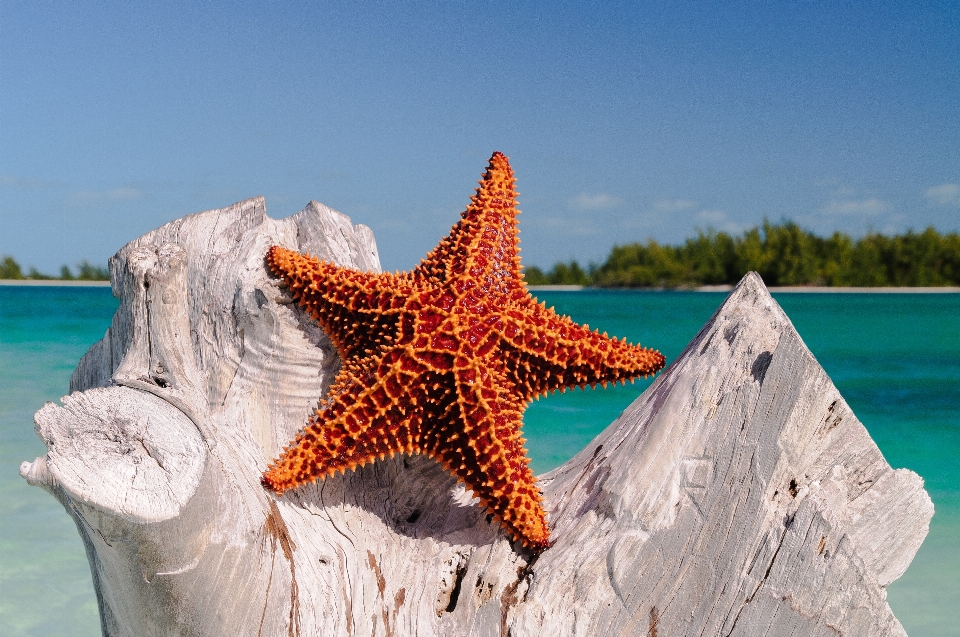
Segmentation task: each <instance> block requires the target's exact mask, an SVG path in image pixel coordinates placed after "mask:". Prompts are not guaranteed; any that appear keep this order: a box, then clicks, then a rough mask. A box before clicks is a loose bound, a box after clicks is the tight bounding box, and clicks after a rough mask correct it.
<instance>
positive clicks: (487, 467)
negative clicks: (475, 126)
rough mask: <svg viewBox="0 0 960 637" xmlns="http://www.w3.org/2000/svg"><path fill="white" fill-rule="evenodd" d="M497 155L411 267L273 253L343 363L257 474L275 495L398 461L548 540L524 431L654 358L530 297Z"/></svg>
mask: <svg viewBox="0 0 960 637" xmlns="http://www.w3.org/2000/svg"><path fill="white" fill-rule="evenodd" d="M514 181H515V180H514V177H513V171H512V170H511V168H510V165H509V163H508V161H507V158H506V157H505V156H504V155H503V154H501V153H494V154H493V157H492V158H491V159H490V165H489V167H488V169H487V172H486V173H485V174H484V175H483V179H482V180H481V181H480V187H479V188H478V189H477V192H476V194H475V195H474V196H473V197H472V198H471V203H470V205H469V206H468V207H467V210H466V211H465V212H464V213H462V215H461V216H462V219H461V221H459V222H458V223H457V224H456V225H455V226H454V227H453V230H451V232H450V234H449V235H448V236H447V237H446V238H445V239H443V240H442V241H441V242H440V244H439V245H438V246H437V247H436V248H434V250H433V251H432V252H430V254H428V255H427V257H426V259H424V260H423V261H421V263H420V265H419V266H417V267H416V268H415V269H414V270H412V271H410V272H404V273H394V274H391V273H381V274H377V273H369V272H360V271H357V270H351V269H347V268H341V267H338V266H336V265H334V264H332V263H327V262H324V261H319V260H317V259H314V258H312V257H310V256H309V255H307V256H304V255H300V254H298V253H296V252H293V251H290V250H286V249H284V248H281V247H278V246H273V247H271V248H270V250H269V252H268V254H267V263H268V265H269V267H270V269H271V270H272V271H273V273H274V274H276V275H277V276H279V277H280V278H282V279H283V280H284V282H285V283H286V284H287V286H288V287H289V289H290V291H291V292H292V294H293V297H294V298H295V299H296V300H297V301H298V302H299V303H300V305H301V306H303V307H304V308H305V309H306V310H307V311H308V312H309V313H310V314H311V315H312V316H313V317H314V318H315V319H316V320H317V321H318V322H319V324H320V326H321V327H322V328H323V329H324V330H325V331H326V333H327V334H328V335H329V336H330V338H331V340H332V341H333V343H334V345H335V346H336V348H337V351H338V352H339V354H340V356H341V358H342V359H343V366H342V367H341V370H340V372H339V374H338V375H337V376H336V378H335V379H334V381H333V384H332V386H331V387H330V392H329V395H328V396H327V397H326V399H324V400H322V401H321V402H320V406H319V408H318V409H317V411H316V413H315V415H314V416H312V417H311V418H310V420H309V422H308V423H307V425H306V428H305V429H304V431H303V433H301V434H298V435H297V437H296V439H295V440H294V441H293V442H292V443H290V445H289V446H287V447H286V449H285V450H284V451H283V453H282V454H281V456H280V457H279V458H278V459H277V460H275V461H274V462H273V464H271V465H270V467H269V468H268V469H267V471H266V472H265V473H264V475H263V483H264V485H265V486H266V487H268V488H270V489H271V490H273V491H274V492H275V493H278V494H281V493H283V492H284V491H286V490H288V489H292V488H295V487H297V486H299V485H302V484H305V483H307V482H311V481H313V480H316V479H318V478H323V477H326V476H328V475H331V474H333V473H335V472H336V471H341V472H343V471H345V470H347V469H354V468H356V467H357V466H359V465H363V464H366V463H368V462H372V461H374V460H376V459H378V458H384V457H386V456H391V455H394V454H397V453H408V454H412V453H420V454H426V455H428V456H430V457H432V458H434V459H436V460H437V461H438V462H440V463H441V464H442V465H443V466H444V468H446V469H447V470H448V471H450V472H451V473H453V474H454V475H455V476H456V477H457V478H458V479H459V480H462V481H463V482H464V483H465V484H466V487H467V488H469V489H471V490H472V491H473V493H474V494H475V495H476V496H477V497H479V499H480V502H481V503H482V505H483V506H484V507H486V509H487V510H488V511H489V512H490V513H491V514H493V516H494V517H495V518H496V519H497V521H498V522H499V523H500V524H501V526H502V527H503V528H504V529H505V530H506V531H507V533H509V534H510V536H511V537H512V538H514V539H515V540H519V541H520V542H522V543H523V544H524V545H526V546H528V547H530V548H531V549H533V550H535V551H541V550H543V549H544V548H546V547H548V546H549V545H550V539H549V538H550V534H549V530H548V528H547V522H546V515H545V513H544V510H543V507H542V505H541V499H542V498H541V494H540V490H539V489H538V488H537V485H536V478H535V477H534V475H533V472H532V471H531V470H530V466H529V463H530V460H529V458H528V457H527V450H526V449H524V447H523V444H524V442H525V441H524V439H523V438H522V437H521V435H520V427H521V423H522V415H523V410H524V408H525V407H526V406H527V404H528V403H529V402H530V401H531V400H533V399H534V398H536V397H539V396H542V395H544V394H547V393H549V392H552V391H554V390H557V389H564V388H567V387H572V386H579V387H584V386H585V385H595V384H597V383H603V384H604V385H606V383H607V382H610V381H618V380H619V381H625V380H626V379H628V378H630V379H633V378H635V377H638V376H647V375H649V374H653V373H656V372H657V371H658V370H659V369H660V368H662V367H663V364H664V358H663V356H662V355H661V354H660V353H659V352H656V351H653V350H650V349H646V348H642V347H638V346H635V345H630V344H628V343H627V342H626V341H625V340H618V339H616V338H608V337H607V335H606V334H599V333H597V332H596V331H592V330H590V329H589V328H588V327H587V326H581V325H578V324H577V323H574V322H573V321H572V320H571V319H569V318H568V317H565V316H560V315H558V314H556V313H555V312H554V311H553V310H552V309H548V308H547V307H545V306H544V305H543V304H542V303H537V302H536V300H534V299H533V297H531V296H530V293H529V292H528V291H527V288H526V284H525V283H524V280H523V276H522V274H521V269H520V256H519V248H518V243H519V238H518V236H517V219H516V217H517V213H518V210H517V209H516V191H515V189H514Z"/></svg>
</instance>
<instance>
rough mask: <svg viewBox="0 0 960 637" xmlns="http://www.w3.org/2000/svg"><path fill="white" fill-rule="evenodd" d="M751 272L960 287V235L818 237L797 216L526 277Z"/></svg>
mask: <svg viewBox="0 0 960 637" xmlns="http://www.w3.org/2000/svg"><path fill="white" fill-rule="evenodd" d="M751 270H753V271H756V272H759V273H760V275H761V276H762V277H763V280H764V281H765V282H766V283H767V285H771V286H774V285H825V286H858V287H877V286H898V287H899V286H909V287H917V286H944V285H960V235H958V234H957V233H950V234H943V235H941V234H940V233H938V232H937V231H936V230H934V229H933V228H927V229H926V230H924V231H923V232H920V233H917V232H913V231H909V232H907V233H906V234H903V235H898V236H894V237H888V236H885V235H881V234H876V233H870V234H868V235H866V236H865V237H863V238H862V239H859V240H857V241H854V240H853V239H851V238H850V237H849V236H847V235H845V234H842V233H840V232H835V233H834V234H833V235H832V236H830V237H828V238H823V237H818V236H817V235H815V234H813V233H811V232H807V231H806V230H803V229H802V228H801V227H800V226H798V225H797V224H796V223H794V222H792V221H788V222H783V223H780V224H773V223H770V222H769V221H764V223H763V225H762V226H760V227H758V228H753V229H751V230H748V231H746V232H744V233H743V235H741V236H739V237H731V236H730V235H728V234H726V233H724V232H713V231H709V232H699V233H698V234H697V237H696V238H695V239H687V241H686V242H685V243H684V244H683V245H681V246H669V245H660V244H659V243H657V242H656V241H652V240H650V241H647V243H645V244H642V243H632V244H628V245H617V246H614V247H613V250H611V251H610V256H608V257H607V260H606V261H605V262H604V263H603V264H602V265H600V266H595V265H591V266H590V267H589V271H588V272H585V271H584V270H583V268H581V267H580V265H578V264H577V262H576V261H571V262H570V263H569V264H567V263H558V264H556V265H554V266H553V269H552V270H550V272H548V273H544V272H543V271H542V270H540V269H539V268H537V267H529V268H527V269H526V277H527V283H529V284H530V285H544V284H558V283H567V284H577V285H595V286H600V287H666V288H683V287H697V286H700V285H717V284H731V285H732V284H734V283H736V282H737V281H739V280H740V278H741V277H742V276H743V275H744V274H746V273H747V272H750V271H751Z"/></svg>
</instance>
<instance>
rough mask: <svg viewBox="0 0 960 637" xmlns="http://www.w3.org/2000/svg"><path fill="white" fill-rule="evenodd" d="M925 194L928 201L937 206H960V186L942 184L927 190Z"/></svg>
mask: <svg viewBox="0 0 960 637" xmlns="http://www.w3.org/2000/svg"><path fill="white" fill-rule="evenodd" d="M923 194H924V196H925V197H926V198H927V201H929V202H930V203H932V204H935V205H937V206H960V184H940V185H939V186H934V187H933V188H927V191H926V192H924V193H923Z"/></svg>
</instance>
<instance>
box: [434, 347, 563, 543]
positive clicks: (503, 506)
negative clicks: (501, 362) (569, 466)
mask: <svg viewBox="0 0 960 637" xmlns="http://www.w3.org/2000/svg"><path fill="white" fill-rule="evenodd" d="M454 377H455V384H456V398H457V403H456V405H454V409H453V410H452V411H453V412H456V413H453V414H451V420H450V421H449V422H446V423H442V424H441V425H440V426H439V427H438V428H436V429H435V430H430V431H428V432H427V435H426V436H425V439H424V444H423V447H424V451H425V452H426V453H427V454H429V455H431V456H432V457H434V458H435V459H436V460H437V461H438V462H440V463H441V464H442V465H443V466H444V467H445V468H446V469H447V470H448V471H450V472H452V473H453V474H455V475H456V476H457V477H458V478H460V479H461V480H463V482H464V483H465V484H466V486H467V488H469V489H470V490H472V491H473V492H474V494H475V495H476V496H477V497H478V498H479V499H480V501H481V503H482V504H483V506H484V507H485V508H486V509H487V510H488V511H489V512H490V513H491V514H493V516H494V517H495V518H496V519H497V521H498V522H499V523H500V525H501V526H502V527H503V528H504V530H505V531H507V533H508V534H509V535H510V536H511V537H513V538H514V539H516V540H519V541H520V542H522V543H523V544H524V545H526V546H529V547H531V548H533V549H535V550H543V549H545V548H547V547H548V546H549V544H550V532H549V529H548V527H547V522H546V514H545V512H544V510H543V506H542V504H541V501H542V496H541V494H540V490H539V489H538V488H537V485H536V477H535V476H534V475H533V471H532V470H531V469H530V464H529V463H530V460H529V458H528V456H527V450H526V449H524V447H523V443H524V442H525V441H524V439H523V438H522V437H521V429H520V427H521V424H522V420H523V409H524V407H525V404H524V403H522V402H520V401H519V400H517V398H516V397H515V395H514V393H513V389H512V387H511V383H510V382H509V381H508V380H507V376H506V373H505V372H504V370H502V369H497V368H496V367H492V366H488V365H484V364H482V363H478V362H477V361H467V360H465V359H459V360H458V361H457V369H456V370H455V372H454Z"/></svg>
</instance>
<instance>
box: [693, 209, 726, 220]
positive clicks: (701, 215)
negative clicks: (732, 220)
mask: <svg viewBox="0 0 960 637" xmlns="http://www.w3.org/2000/svg"><path fill="white" fill-rule="evenodd" d="M697 219H698V220H700V221H705V222H706V223H723V222H724V221H726V220H727V213H725V212H724V211H723V210H701V211H700V212H698V213H697Z"/></svg>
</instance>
